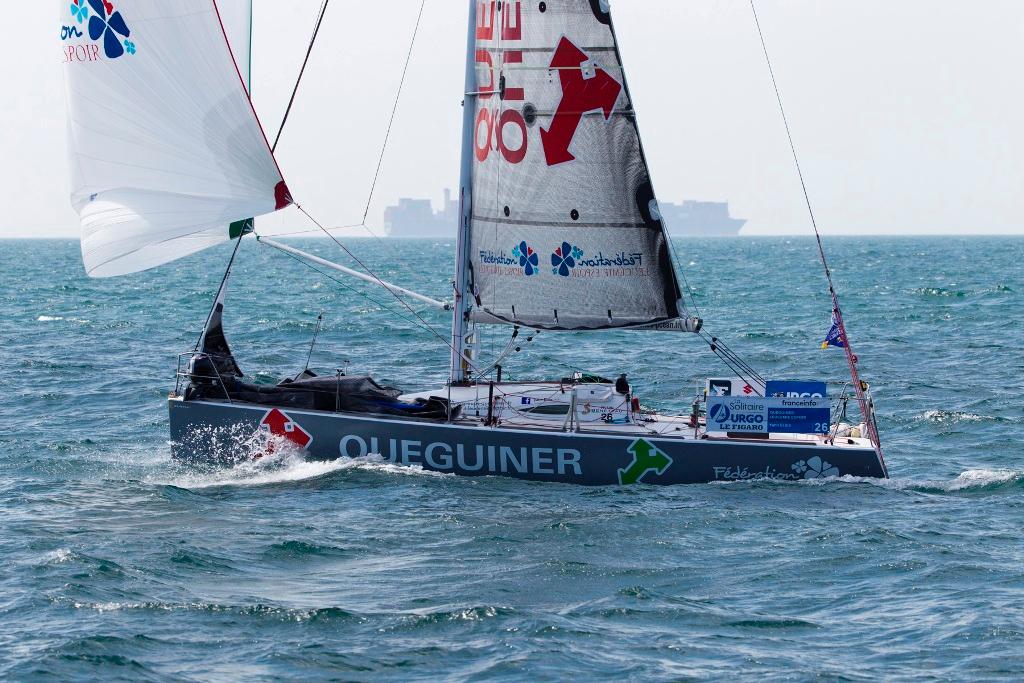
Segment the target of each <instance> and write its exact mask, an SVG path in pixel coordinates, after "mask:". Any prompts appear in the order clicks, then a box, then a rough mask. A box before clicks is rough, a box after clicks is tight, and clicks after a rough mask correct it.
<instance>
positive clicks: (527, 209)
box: [62, 0, 887, 486]
mask: <svg viewBox="0 0 1024 683" xmlns="http://www.w3.org/2000/svg"><path fill="white" fill-rule="evenodd" d="M468 5H469V22H468V35H467V38H468V39H467V50H466V77H465V89H464V92H462V93H452V96H453V97H454V96H456V95H458V96H459V97H461V98H462V100H463V136H462V160H461V181H460V189H459V196H458V201H459V207H460V227H459V235H458V240H457V247H456V254H455V272H454V278H453V301H451V302H440V301H435V300H434V299H431V298H430V297H426V296H423V295H421V294H417V293H415V292H411V291H410V290H407V289H405V288H402V287H399V286H398V285H395V284H392V283H388V282H384V281H383V280H381V279H380V278H379V277H377V275H376V274H375V273H373V272H372V270H370V269H369V268H366V267H365V266H363V264H362V263H361V262H360V265H361V266H363V267H362V268H361V269H352V268H346V267H344V266H341V265H339V264H335V263H333V262H330V261H327V260H325V259H322V258H320V257H316V256H313V255H311V254H307V253H305V252H303V251H302V250H300V249H297V248H295V247H294V246H292V245H288V244H284V243H281V242H278V241H277V240H274V239H272V238H268V237H262V236H261V237H257V239H258V240H259V241H260V242H261V243H262V244H264V245H266V246H268V247H270V248H274V249H280V250H282V251H286V252H288V253H289V254H291V255H293V256H297V257H299V258H303V259H307V260H310V261H313V262H315V263H317V264H318V265H321V266H326V267H330V268H335V269H337V270H341V271H342V272H345V273H347V274H349V275H351V276H354V277H359V278H362V279H363V280H366V281H368V282H371V283H373V284H375V285H377V286H380V287H382V288H383V289H384V290H386V291H387V292H389V293H390V295H392V296H394V297H396V298H397V299H399V300H401V301H402V302H403V305H406V306H408V307H409V308H410V310H412V306H423V305H429V306H435V307H437V308H439V309H446V310H450V311H451V317H452V328H451V336H450V339H446V340H444V343H445V344H446V345H447V346H449V347H450V350H451V354H450V356H451V363H450V380H449V382H447V384H446V385H445V386H441V387H433V388H429V387H428V388H425V389H415V390H400V389H395V388H392V387H387V386H382V385H381V384H379V383H377V382H376V381H375V380H373V379H372V378H371V377H349V376H345V375H343V374H342V373H340V372H339V373H336V374H331V375H327V376H318V375H316V374H314V373H313V372H312V371H310V370H309V369H308V367H307V368H306V369H303V370H302V371H301V372H299V373H298V374H296V375H295V376H292V377H288V378H285V379H284V380H282V381H281V382H280V383H279V384H277V385H276V386H266V385H257V384H254V383H251V382H249V381H247V377H246V375H245V374H244V373H243V372H242V370H241V368H240V365H239V363H238V362H237V361H236V359H235V356H234V355H233V353H232V350H231V348H230V345H229V344H228V342H227V338H226V335H225V333H224V329H223V311H224V306H225V300H226V298H225V297H226V291H227V285H228V281H229V277H230V272H231V264H230V263H229V265H228V268H227V271H226V272H225V275H224V279H223V282H222V285H221V287H220V289H219V291H218V292H217V295H216V299H215V301H214V303H213V307H212V310H211V312H210V314H209V316H208V319H207V321H206V325H205V327H204V330H203V333H202V336H201V338H200V340H199V342H198V343H197V344H196V346H195V348H194V349H193V350H191V351H189V352H187V353H185V354H183V355H182V356H181V358H180V359H179V365H178V382H177V384H176V386H175V388H174V391H173V392H172V393H171V395H170V397H169V399H168V407H169V416H170V433H171V439H172V444H173V446H172V452H173V455H174V456H175V457H177V458H182V459H192V460H201V461H214V462H218V461H231V460H232V459H235V458H238V457H260V456H263V455H266V454H267V453H272V452H275V451H276V450H277V449H283V448H288V449H293V450H295V451H298V452H300V453H301V454H302V455H303V457H306V458H311V459H331V460H333V459H337V458H339V457H343V458H368V457H377V458H384V459H386V460H388V461H391V462H393V463H397V464H400V465H408V466H414V467H420V468H423V469H425V470H431V471H438V472H444V473H450V474H455V475H465V476H488V475H490V476H507V477H515V478H519V479H527V480H536V481H545V482H562V483H571V484H583V485H613V486H621V485H629V484H638V483H639V484H652V485H660V484H686V483H704V482H710V481H737V480H748V479H773V480H782V481H795V480H804V479H812V478H824V477H838V476H854V477H886V476H887V470H886V466H885V462H884V459H883V456H882V449H881V444H880V440H879V437H878V431H877V427H876V421H875V415H874V404H873V400H872V398H871V396H870V394H869V387H868V385H867V384H866V383H864V382H862V381H861V380H860V377H859V374H858V368H857V363H858V360H857V358H856V356H854V355H853V351H852V348H851V347H850V343H849V338H848V337H847V335H846V329H845V323H844V322H843V319H842V314H841V311H840V309H839V303H838V298H837V297H836V295H835V289H834V288H831V293H832V301H833V311H832V313H833V319H834V321H835V322H836V325H837V331H836V333H835V334H834V335H830V339H831V341H832V343H833V344H834V345H836V346H841V347H843V348H844V349H845V350H846V353H847V358H848V360H849V364H850V371H851V381H850V382H849V383H847V385H846V386H848V387H849V386H852V388H853V393H852V395H851V394H850V392H849V391H847V390H843V391H842V392H841V393H840V394H839V395H830V391H829V386H828V384H827V383H825V382H804V381H788V380H768V379H766V378H764V377H762V376H761V375H760V374H758V373H757V372H756V371H755V370H754V369H753V368H752V367H751V366H749V365H748V364H747V363H745V362H744V361H743V360H742V359H741V358H740V356H739V355H738V354H737V353H735V352H733V351H732V349H730V348H729V347H728V346H727V345H726V344H725V343H724V342H722V341H721V340H719V339H717V338H714V337H712V336H710V335H709V334H708V333H707V332H706V331H705V329H704V321H703V320H701V319H700V318H699V317H698V316H696V315H694V314H693V313H692V312H691V310H690V307H688V306H687V303H686V296H685V292H684V290H683V288H682V287H681V286H680V281H681V276H680V271H679V269H678V262H677V259H676V258H675V255H674V253H673V245H672V242H671V241H670V239H669V238H668V236H667V230H666V226H665V224H664V221H663V219H662V216H661V215H660V213H659V211H658V203H657V199H656V195H655V192H654V186H653V184H652V181H651V177H650V173H649V170H648V165H647V160H646V157H645V153H644V149H643V145H642V143H641V137H640V132H639V127H638V123H637V116H636V112H635V111H634V108H633V102H632V98H631V96H630V92H629V88H628V85H627V82H626V78H625V72H624V69H623V62H622V57H621V55H620V51H619V46H618V42H617V39H616V34H615V30H614V26H613V23H612V19H611V13H610V9H609V7H608V4H607V2H606V1H605V0H548V1H547V2H520V1H519V0H507V1H504V2H498V1H496V0H470V2H469V3H468ZM69 8H70V12H69ZM250 9H251V8H250V7H249V2H248V1H244V2H243V1H239V0H176V2H174V3H151V2H144V1H142V0H114V2H113V3H111V2H107V1H106V0H64V1H63V2H62V13H63V14H62V19H63V24H64V26H63V27H62V38H63V43H64V57H65V60H64V61H65V70H66V79H67V88H68V102H69V122H70V126H69V129H70V150H71V153H70V156H71V168H72V186H73V193H72V204H73V205H74V207H75V208H76V210H77V211H78V212H79V214H80V215H81V221H82V230H83V237H82V254H83V260H84V264H85V268H86V271H87V272H88V274H89V275H91V276H94V277H109V276H115V275H126V274H129V273H135V272H139V271H142V270H146V269H148V268H152V267H155V266H157V265H160V264H163V263H167V262H169V261H172V260H174V259H177V258H181V257H184V256H187V255H189V254H192V253H195V252H197V251H199V250H202V249H205V248H208V247H210V246H213V245H215V244H221V243H224V242H227V241H229V240H235V241H236V247H235V251H234V253H233V254H232V257H231V258H232V263H233V261H234V258H235V254H237V251H238V245H240V244H241V243H242V241H243V239H245V237H246V236H247V235H249V234H251V233H253V232H254V229H253V223H252V221H251V219H252V217H254V216H256V217H258V216H262V215H265V214H268V213H272V212H274V211H277V210H281V209H283V208H285V207H287V206H289V205H292V204H293V203H295V204H296V206H298V204H297V203H296V202H295V200H294V199H293V196H292V193H291V190H290V189H289V187H288V185H287V184H286V183H285V180H284V176H283V174H282V172H281V169H280V168H279V167H278V165H277V163H276V161H275V159H274V154H273V151H272V146H271V145H270V144H269V143H268V139H267V136H266V135H265V134H264V131H263V128H262V126H261V124H260V121H259V118H258V116H257V114H256V111H255V109H254V108H253V106H252V102H251V99H250V96H249V90H248V87H247V79H248V61H247V55H248V50H249V46H250V42H249V41H250V38H249V34H250V27H251V24H250V22H251V17H250ZM321 19H322V14H321ZM314 37H315V36H314ZM303 212H304V213H305V211H304V210H303ZM307 215H308V214H307ZM311 219H312V218H311ZM339 244H340V243H339ZM819 244H820V241H819ZM821 255H822V260H823V262H824V257H825V254H824V250H822V252H821ZM826 273H827V274H828V275H829V282H830V285H831V275H830V273H828V271H827V264H826ZM694 310H696V309H694ZM483 325H501V326H509V327H511V328H512V329H513V334H512V339H513V341H512V342H510V343H509V348H512V346H513V345H514V344H515V339H516V338H517V337H519V336H520V335H523V336H530V337H531V338H532V336H533V335H535V334H537V333H540V332H543V334H545V335H546V334H548V333H549V332H551V333H554V332H589V333H591V334H603V333H607V332H608V331H611V330H632V331H634V332H633V333H634V334H636V335H638V336H642V337H643V340H644V341H647V340H651V339H652V338H654V337H656V336H657V335H666V334H683V335H691V336H695V337H698V338H699V339H700V340H701V341H702V343H707V344H708V345H709V348H710V349H711V350H712V351H713V352H714V353H716V354H718V355H719V356H720V357H721V358H722V359H723V360H724V361H725V362H726V364H727V365H728V367H730V368H731V370H732V375H731V376H729V377H722V378H709V379H708V381H707V383H706V386H705V387H704V391H703V392H702V393H701V394H700V395H698V396H697V397H696V399H695V400H694V403H693V408H692V411H690V412H689V413H688V414H685V415H665V414H660V413H657V412H653V411H649V410H646V409H643V408H642V406H641V405H640V402H639V401H638V400H637V398H636V397H635V396H634V395H633V392H632V388H631V386H630V384H629V380H628V374H627V373H623V374H622V375H621V376H619V377H618V378H616V379H605V378H602V377H596V376H589V375H584V374H581V373H575V374H573V375H572V376H569V377H556V378H550V379H540V380H537V381H527V382H515V383H512V382H506V381H503V378H502V370H501V363H502V361H503V359H504V357H505V355H506V353H507V351H508V349H506V353H502V354H499V355H498V356H497V357H496V358H493V359H490V360H488V361H485V360H484V359H483V358H482V357H481V353H480V349H479V344H478V342H477V340H478V327H479V326H483ZM653 343H654V342H652V345H653ZM833 394H834V392H833ZM849 402H854V403H856V404H857V405H859V407H860V413H861V415H860V417H861V419H860V421H859V422H858V423H855V422H854V421H853V420H850V419H847V418H846V406H847V404H848V403H849Z"/></svg>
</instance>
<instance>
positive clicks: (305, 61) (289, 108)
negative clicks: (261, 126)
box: [270, 0, 331, 154]
mask: <svg viewBox="0 0 1024 683" xmlns="http://www.w3.org/2000/svg"><path fill="white" fill-rule="evenodd" d="M330 1H331V0H324V2H323V4H322V5H320V15H319V16H318V17H317V20H316V27H315V28H314V29H313V37H312V38H310V39H309V47H308V48H306V57H305V59H303V60H302V68H301V69H299V77H298V78H296V79H295V87H294V88H293V89H292V96H291V99H289V100H288V106H287V107H286V108H285V110H284V118H282V119H281V126H280V127H279V128H278V129H277V135H276V136H275V137H274V144H273V145H271V147H270V153H271V154H273V153H274V152H276V151H277V143H278V142H280V141H281V133H283V132H284V124H286V123H288V116H289V115H290V114H291V113H292V105H294V104H295V96H296V95H298V94H299V84H300V83H302V76H303V74H305V73H306V65H307V64H309V56H310V55H311V54H313V45H314V44H315V43H316V37H317V35H318V34H319V33H320V25H321V24H322V23H323V22H324V14H326V13H327V5H328V4H329V3H330Z"/></svg>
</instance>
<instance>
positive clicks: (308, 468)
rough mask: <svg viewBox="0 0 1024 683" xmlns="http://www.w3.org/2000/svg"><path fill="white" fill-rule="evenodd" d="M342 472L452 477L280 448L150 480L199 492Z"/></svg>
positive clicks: (369, 459) (371, 458) (371, 459)
mask: <svg viewBox="0 0 1024 683" xmlns="http://www.w3.org/2000/svg"><path fill="white" fill-rule="evenodd" d="M344 471H364V472H375V473H380V474H389V475H401V476H425V477H451V476H453V475H450V474H445V473H443V472H432V471H430V470H425V469H423V468H422V467H420V466H419V465H409V466H406V465H396V464H394V463H392V462H389V461H387V460H385V459H384V458H383V457H382V456H379V455H368V456H366V457H362V458H348V457H343V458H338V459H337V460H307V459H306V458H305V457H304V456H303V454H302V453H300V452H296V451H295V450H292V449H282V452H280V453H277V454H274V455H270V456H264V457H261V458H258V459H249V460H245V461H243V462H240V463H238V464H236V465H234V466H232V467H228V468H224V469H217V470H212V471H211V470H205V469H204V470H193V471H186V472H185V473H183V474H182V475H181V476H178V477H175V478H173V479H171V480H170V481H159V480H151V481H152V483H163V484H167V485H170V486H175V487H177V488H182V489H189V490H201V489H208V488H215V487H221V486H267V485H271V484H284V483H288V482H301V481H307V480H311V479H317V478H320V477H325V476H328V475H330V474H334V473H336V472H344Z"/></svg>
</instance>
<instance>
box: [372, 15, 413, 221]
mask: <svg viewBox="0 0 1024 683" xmlns="http://www.w3.org/2000/svg"><path fill="white" fill-rule="evenodd" d="M426 6H427V0H422V2H420V13H419V14H418V15H417V16H416V26H415V27H414V28H413V31H412V40H411V41H409V51H408V52H407V53H406V55H405V66H403V67H402V77H401V79H399V81H398V92H397V93H396V94H395V103H394V105H393V106H392V108H391V119H390V120H389V121H388V129H387V132H386V133H385V134H384V144H383V145H382V146H381V148H380V156H379V157H378V158H377V170H376V171H375V172H374V174H373V183H372V184H371V185H370V196H369V197H367V198H366V210H365V211H363V227H365V228H366V229H367V231H369V232H370V234H373V231H372V230H370V228H369V227H368V226H367V225H366V217H367V216H369V215H370V204H371V203H373V194H374V192H376V190H377V180H378V179H379V178H380V169H381V166H382V165H383V164H384V155H385V154H386V153H387V151H388V141H389V140H390V139H391V128H392V126H394V124H395V115H396V114H397V113H398V103H399V102H400V101H401V99H402V88H404V87H405V75H406V74H407V73H408V72H409V62H410V61H411V60H412V50H413V48H414V47H415V46H416V36H417V35H418V34H419V32H420V21H421V20H422V19H423V8H425V7H426ZM374 236H375V237H376V235H374Z"/></svg>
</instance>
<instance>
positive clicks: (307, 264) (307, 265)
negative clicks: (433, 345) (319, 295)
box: [281, 251, 422, 327]
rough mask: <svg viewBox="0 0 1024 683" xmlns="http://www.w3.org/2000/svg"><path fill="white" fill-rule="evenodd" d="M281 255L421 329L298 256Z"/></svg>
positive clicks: (413, 322)
mask: <svg viewBox="0 0 1024 683" xmlns="http://www.w3.org/2000/svg"><path fill="white" fill-rule="evenodd" d="M281 253H282V254H284V255H285V256H287V257H288V258H291V259H294V260H296V261H298V262H299V263H301V264H302V265H304V266H306V267H307V268H309V269H310V270H313V271H316V272H317V273H320V274H321V275H323V276H324V277H325V278H327V279H328V280H330V281H332V282H334V283H335V284H337V285H339V286H341V287H342V288H344V289H347V290H348V291H350V292H352V293H353V294H357V295H359V296H361V297H363V298H364V299H366V300H368V301H370V302H371V303H373V304H375V305H377V306H380V307H381V309H383V310H385V311H387V312H388V313H390V314H391V315H393V316H395V317H396V318H400V319H401V320H404V321H405V322H407V323H409V324H410V325H412V326H413V327H422V325H420V323H418V322H416V321H415V320H413V319H412V318H408V317H406V316H404V315H402V314H401V313H398V312H397V311H394V310H392V309H390V308H388V307H387V305H386V304H383V303H381V302H380V301H378V300H377V299H374V298H373V297H372V296H370V295H369V294H367V293H365V292H361V291H359V290H358V289H356V288H355V287H352V286H351V285H348V284H346V283H345V282H342V281H341V280H339V279H338V278H336V277H334V276H333V275H331V274H330V273H325V272H324V271H322V270H320V269H319V268H317V267H316V266H314V265H313V264H312V263H309V262H307V261H304V260H302V259H300V258H299V257H298V256H295V255H294V254H290V253H288V252H287V251H282V252H281Z"/></svg>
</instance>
